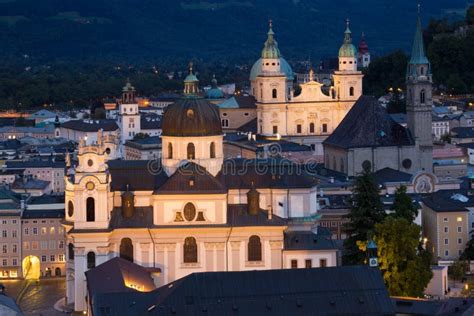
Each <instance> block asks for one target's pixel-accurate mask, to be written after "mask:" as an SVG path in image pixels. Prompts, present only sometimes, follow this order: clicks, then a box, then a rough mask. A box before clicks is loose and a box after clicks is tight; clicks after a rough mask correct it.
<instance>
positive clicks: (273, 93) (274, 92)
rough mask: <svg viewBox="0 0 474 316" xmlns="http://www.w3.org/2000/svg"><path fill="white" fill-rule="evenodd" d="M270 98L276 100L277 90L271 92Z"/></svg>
mask: <svg viewBox="0 0 474 316" xmlns="http://www.w3.org/2000/svg"><path fill="white" fill-rule="evenodd" d="M272 98H274V99H276V98H277V89H273V90H272Z"/></svg>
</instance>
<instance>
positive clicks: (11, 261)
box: [0, 188, 24, 279]
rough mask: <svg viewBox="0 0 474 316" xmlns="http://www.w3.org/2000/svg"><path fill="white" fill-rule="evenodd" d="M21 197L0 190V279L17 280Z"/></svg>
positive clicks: (19, 274) (20, 272) (19, 256)
mask: <svg viewBox="0 0 474 316" xmlns="http://www.w3.org/2000/svg"><path fill="white" fill-rule="evenodd" d="M22 203H24V202H22V201H21V197H20V196H19V195H17V194H15V193H13V192H11V191H9V190H7V189H5V188H0V231H1V234H2V235H1V236H2V238H1V239H0V240H1V241H0V247H1V249H0V250H1V252H0V279H3V278H17V277H20V276H22V271H21V260H22V257H21V213H22V205H24V204H22Z"/></svg>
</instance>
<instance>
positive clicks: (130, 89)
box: [122, 79, 135, 92]
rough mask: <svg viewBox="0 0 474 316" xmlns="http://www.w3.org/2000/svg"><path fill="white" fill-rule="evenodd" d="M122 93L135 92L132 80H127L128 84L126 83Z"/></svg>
mask: <svg viewBox="0 0 474 316" xmlns="http://www.w3.org/2000/svg"><path fill="white" fill-rule="evenodd" d="M122 91H123V92H132V91H135V87H134V86H132V84H131V83H130V79H127V83H126V84H125V86H124V87H123V88H122Z"/></svg>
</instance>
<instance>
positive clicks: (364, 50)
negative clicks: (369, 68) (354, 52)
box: [359, 33, 369, 54]
mask: <svg viewBox="0 0 474 316" xmlns="http://www.w3.org/2000/svg"><path fill="white" fill-rule="evenodd" d="M368 52H369V45H367V42H366V41H365V34H364V33H362V37H361V38H360V42H359V53H361V54H367V53H368Z"/></svg>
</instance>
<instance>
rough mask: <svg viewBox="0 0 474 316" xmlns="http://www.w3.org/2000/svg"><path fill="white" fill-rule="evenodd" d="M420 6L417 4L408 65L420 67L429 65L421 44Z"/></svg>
mask: <svg viewBox="0 0 474 316" xmlns="http://www.w3.org/2000/svg"><path fill="white" fill-rule="evenodd" d="M420 11H421V6H420V5H419V4H418V18H417V21H416V31H415V38H414V40H413V48H412V51H411V58H410V64H411V65H420V64H429V61H428V58H426V54H425V47H424V44H423V28H422V26H421V17H420V15H421V12H420Z"/></svg>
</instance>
